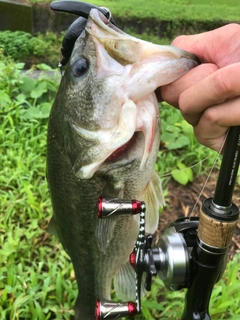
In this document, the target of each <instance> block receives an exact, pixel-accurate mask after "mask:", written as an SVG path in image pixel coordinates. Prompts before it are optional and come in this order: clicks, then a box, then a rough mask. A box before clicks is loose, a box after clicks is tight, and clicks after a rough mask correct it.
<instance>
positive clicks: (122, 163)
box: [96, 158, 136, 173]
mask: <svg viewBox="0 0 240 320" xmlns="http://www.w3.org/2000/svg"><path fill="white" fill-rule="evenodd" d="M135 161H136V158H132V159H118V160H116V161H115V162H114V161H109V162H108V163H106V162H103V164H102V165H101V166H100V167H99V168H98V170H97V171H96V173H97V172H99V173H101V172H109V171H111V170H115V169H119V168H123V167H126V166H128V165H131V164H132V163H133V162H135Z"/></svg>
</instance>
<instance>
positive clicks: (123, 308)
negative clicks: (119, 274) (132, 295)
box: [96, 300, 138, 320]
mask: <svg viewBox="0 0 240 320" xmlns="http://www.w3.org/2000/svg"><path fill="white" fill-rule="evenodd" d="M137 313H138V312H137V304H136V303H134V302H132V301H129V302H115V301H100V300H97V301H96V320H103V319H117V318H122V317H130V318H131V317H134V316H135V315H136V314H137Z"/></svg>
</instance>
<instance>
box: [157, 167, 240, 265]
mask: <svg viewBox="0 0 240 320" xmlns="http://www.w3.org/2000/svg"><path fill="white" fill-rule="evenodd" d="M206 179H207V177H206V176H205V175H203V176H201V177H199V178H197V179H195V180H194V182H193V183H189V184H188V185H186V186H182V185H180V184H178V183H177V182H175V181H174V180H171V181H170V182H169V183H168V186H167V187H168V195H167V198H166V204H167V205H166V208H165V209H164V211H163V213H162V215H161V216H160V221H159V228H158V231H157V233H156V237H157V238H158V237H160V236H161V234H162V233H163V232H164V231H165V229H166V228H167V227H168V225H169V224H170V223H171V222H173V221H175V220H176V219H177V218H180V217H183V216H185V217H187V216H189V215H191V216H198V214H199V210H200V207H201V204H202V201H203V200H204V199H206V198H209V197H213V195H214V191H215V186H216V182H217V173H216V172H215V173H212V175H211V178H210V179H209V181H208V183H207V184H206V187H205V188H204V190H203V192H202V189H203V186H204V184H205V182H206ZM201 192H202V194H201V197H200V199H199V195H200V193H201ZM233 203H235V204H236V205H237V206H238V207H240V186H236V187H235V189H234V194H233ZM195 204H196V206H195ZM194 206H195V208H194ZM193 208H194V211H193ZM239 252H240V219H239V221H238V224H237V227H236V229H235V232H234V235H233V238H232V243H231V245H230V247H229V259H231V258H232V257H233V255H234V253H239Z"/></svg>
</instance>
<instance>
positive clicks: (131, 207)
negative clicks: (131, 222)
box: [98, 197, 145, 219]
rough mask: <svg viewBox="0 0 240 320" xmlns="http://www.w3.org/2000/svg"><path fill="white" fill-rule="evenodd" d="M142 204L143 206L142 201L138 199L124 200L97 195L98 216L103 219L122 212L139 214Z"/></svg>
mask: <svg viewBox="0 0 240 320" xmlns="http://www.w3.org/2000/svg"><path fill="white" fill-rule="evenodd" d="M143 206H144V208H145V205H144V203H143V202H142V201H138V200H130V201H126V200H119V199H110V198H103V197H99V198H98V218H100V219H105V218H110V217H111V216H117V215H122V214H130V215H135V214H139V213H141V212H142V210H143Z"/></svg>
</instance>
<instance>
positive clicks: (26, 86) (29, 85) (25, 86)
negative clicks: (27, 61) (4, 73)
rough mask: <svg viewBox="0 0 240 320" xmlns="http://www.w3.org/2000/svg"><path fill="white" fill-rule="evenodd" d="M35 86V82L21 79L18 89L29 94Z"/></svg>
mask: <svg viewBox="0 0 240 320" xmlns="http://www.w3.org/2000/svg"><path fill="white" fill-rule="evenodd" d="M36 84H37V80H35V79H33V78H30V77H23V78H22V84H21V86H20V88H21V89H22V90H23V91H25V92H31V91H32V90H33V89H34V88H35V86H36Z"/></svg>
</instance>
